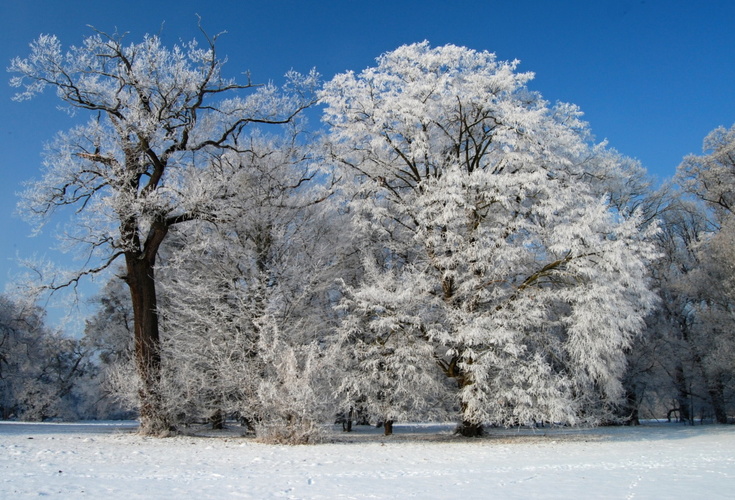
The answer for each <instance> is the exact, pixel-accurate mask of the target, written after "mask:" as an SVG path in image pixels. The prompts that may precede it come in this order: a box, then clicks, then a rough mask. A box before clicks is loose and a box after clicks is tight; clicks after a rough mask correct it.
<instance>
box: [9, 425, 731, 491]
mask: <svg viewBox="0 0 735 500" xmlns="http://www.w3.org/2000/svg"><path fill="white" fill-rule="evenodd" d="M395 431H396V433H397V434H396V435H394V436H391V437H390V438H385V437H383V436H382V435H380V434H379V433H378V432H379V431H376V430H375V429H372V428H366V427H357V430H356V431H355V432H353V433H351V434H344V433H341V432H337V431H336V430H335V432H334V433H333V435H331V438H330V439H331V441H332V442H330V443H328V444H320V445H314V446H294V447H288V446H272V445H265V444H260V443H257V442H254V441H253V439H252V438H242V437H239V433H240V432H241V431H240V428H238V427H233V428H231V429H230V430H229V431H226V432H224V433H223V434H220V435H218V436H217V437H202V436H178V437H173V438H166V439H154V438H145V437H141V436H139V435H137V434H135V424H134V423H130V422H127V423H126V422H107V423H94V424H92V423H82V424H27V423H4V422H0V498H2V499H11V498H13V499H15V498H29V497H44V496H50V497H56V498H74V499H76V498H101V499H117V498H120V499H135V498H156V499H161V498H177V499H183V498H194V499H204V498H219V499H222V498H257V499H266V498H330V499H331V498H345V499H347V498H421V499H430V498H437V499H439V498H441V499H468V498H483V499H490V498H498V499H506V498H519V499H520V498H523V499H528V498H595V499H601V498H614V499H642V498H661V499H694V498H707V499H714V498H735V426H715V425H707V426H696V427H686V426H681V425H679V424H649V425H644V426H641V427H637V428H599V429H587V430H579V429H571V430H570V429H555V430H545V429H538V430H535V431H531V430H522V431H517V430H504V431H491V432H490V434H489V435H488V436H487V437H485V438H482V439H465V438H459V437H455V436H453V435H452V434H451V430H450V427H448V426H438V425H433V426H430V425H422V426H418V425H415V426H409V425H406V426H401V425H396V427H395Z"/></svg>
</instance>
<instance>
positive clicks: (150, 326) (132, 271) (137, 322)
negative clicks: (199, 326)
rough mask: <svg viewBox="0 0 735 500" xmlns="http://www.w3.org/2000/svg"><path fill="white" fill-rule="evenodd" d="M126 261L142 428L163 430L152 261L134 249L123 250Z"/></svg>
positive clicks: (167, 425)
mask: <svg viewBox="0 0 735 500" xmlns="http://www.w3.org/2000/svg"><path fill="white" fill-rule="evenodd" d="M125 261H126V265H127V271H128V274H127V276H126V281H127V284H128V287H129V289H130V297H131V299H132V304H133V318H134V322H133V328H134V336H135V337H134V339H135V343H134V345H135V363H136V367H137V369H138V376H139V377H140V383H141V386H140V388H139V392H138V394H139V396H140V426H141V431H142V432H143V433H144V434H155V435H160V434H165V433H166V432H168V431H169V430H170V423H169V419H168V418H167V417H166V415H165V413H164V411H163V409H162V408H161V406H162V404H161V403H162V401H161V393H160V382H161V341H160V334H159V330H158V312H157V309H156V308H157V301H156V280H155V276H154V263H153V262H150V261H149V260H148V259H146V258H141V256H140V255H138V254H137V252H128V253H126V255H125Z"/></svg>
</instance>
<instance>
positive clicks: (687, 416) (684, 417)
mask: <svg viewBox="0 0 735 500" xmlns="http://www.w3.org/2000/svg"><path fill="white" fill-rule="evenodd" d="M674 384H675V385H676V393H677V394H676V402H677V404H678V405H679V422H690V423H691V421H692V409H691V408H690V405H689V391H688V390H687V384H686V377H685V376H684V367H683V366H681V364H678V365H677V366H676V369H675V371H674Z"/></svg>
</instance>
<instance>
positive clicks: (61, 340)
mask: <svg viewBox="0 0 735 500" xmlns="http://www.w3.org/2000/svg"><path fill="white" fill-rule="evenodd" d="M93 371H94V367H93V366H92V365H91V361H90V351H89V350H88V349H86V348H85V346H84V344H83V343H82V342H81V341H79V340H78V339H73V338H69V337H66V336H64V335H61V334H60V333H58V332H53V331H52V330H51V329H49V328H48V327H47V326H46V325H45V323H44V314H43V311H42V310H41V309H39V308H38V307H36V306H32V305H29V304H27V303H25V302H24V301H14V300H11V299H10V298H9V297H8V296H6V295H0V418H2V419H8V418H19V419H22V420H46V419H49V418H63V419H74V418H77V417H78V416H80V415H83V413H82V412H83V411H84V408H83V407H84V405H85V404H86V402H85V401H83V394H82V393H81V391H80V386H81V382H82V379H83V377H85V376H86V375H88V374H90V373H91V372H93Z"/></svg>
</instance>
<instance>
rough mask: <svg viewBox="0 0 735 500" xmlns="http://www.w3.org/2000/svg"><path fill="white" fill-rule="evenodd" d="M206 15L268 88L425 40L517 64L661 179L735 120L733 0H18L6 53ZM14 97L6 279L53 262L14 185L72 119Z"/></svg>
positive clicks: (0, 246) (6, 142)
mask: <svg viewBox="0 0 735 500" xmlns="http://www.w3.org/2000/svg"><path fill="white" fill-rule="evenodd" d="M197 13H198V14H200V15H201V16H202V18H203V25H204V27H205V28H206V29H207V31H209V32H210V33H216V32H219V31H227V32H228V34H227V35H226V36H224V37H222V38H221V40H220V41H221V43H220V45H219V50H220V53H221V54H222V55H226V56H227V57H228V59H229V62H228V64H227V70H228V71H229V73H230V75H231V76H236V75H237V74H238V73H241V72H244V71H248V70H249V71H250V72H251V75H252V78H253V80H254V81H256V82H263V81H268V80H273V81H275V82H279V81H280V79H281V76H282V75H283V74H284V73H285V72H286V71H288V70H289V69H292V68H293V69H296V70H299V71H308V70H309V69H310V68H312V67H316V68H317V70H318V71H320V72H321V73H322V74H323V75H324V77H325V78H326V79H328V78H331V77H332V76H333V75H334V74H336V73H338V72H342V71H345V70H350V69H351V70H355V71H359V70H361V69H364V68H365V67H367V66H369V65H371V64H373V62H374V59H375V57H377V56H378V55H380V54H381V53H383V52H386V51H389V50H392V49H394V48H396V47H398V46H399V45H401V44H405V43H412V42H419V41H422V40H429V41H430V42H431V44H432V45H440V44H445V43H453V44H457V45H465V46H467V47H470V48H473V49H477V50H489V51H492V52H495V53H496V54H497V55H498V57H499V58H500V59H519V60H520V61H521V66H520V69H521V70H522V71H533V72H534V73H535V74H536V78H535V80H533V81H532V82H531V84H530V87H531V88H532V89H533V90H537V91H539V92H541V94H542V95H543V96H544V97H545V98H546V99H547V100H550V101H552V102H554V101H557V100H559V101H567V102H572V103H575V104H577V105H579V106H580V107H581V109H582V110H583V111H584V112H585V116H586V119H587V120H588V121H589V122H590V124H591V127H592V131H593V132H594V134H595V135H596V137H597V138H598V140H601V139H608V140H609V143H610V145H611V146H612V147H614V148H616V149H618V150H619V151H620V152H622V153H624V154H626V155H628V156H632V157H635V158H638V159H639V160H640V161H641V162H642V163H643V165H644V166H645V167H646V168H647V169H648V170H649V172H651V173H652V174H654V175H656V176H657V177H659V178H660V179H666V178H669V177H671V176H672V175H673V174H674V171H675V169H676V166H677V165H678V164H679V163H680V161H681V159H682V157H683V156H684V155H686V154H689V153H699V152H700V151H701V144H702V139H703V138H704V136H705V135H706V134H707V132H709V131H710V130H712V129H713V128H715V127H717V126H720V125H724V126H727V127H729V126H731V125H732V124H733V123H734V122H735V31H734V30H735V2H732V0H721V1H710V0H698V1H694V0H690V1H683V0H630V1H628V0H586V1H584V0H579V1H571V0H567V1H565V0H525V1H524V0H515V1H514V0H504V1H496V0H474V1H463V0H453V1H435V0H421V1H400V0H392V1H384V0H370V1H368V0H362V1H351V0H342V1H337V0H330V1H309V0H270V1H269V0H259V1H254V0H240V1H228V2H223V1H216V0H211V1H208V2H196V1H191V0H179V1H165V2H157V1H155V0H125V1H115V2H113V1H100V0H96V1H87V0H66V1H58V0H24V1H17V2H16V1H10V0H6V1H3V2H1V5H0V23H2V26H1V27H0V60H2V61H5V66H7V65H8V63H9V61H10V59H11V58H12V57H14V56H18V55H20V56H25V55H27V53H28V43H29V42H31V41H32V40H33V39H34V38H36V37H37V36H38V35H39V34H41V33H53V34H56V35H58V36H59V37H60V38H61V40H62V42H63V43H64V44H65V45H68V44H78V43H80V41H81V40H82V37H83V36H85V35H88V34H90V33H91V31H90V29H89V28H87V25H93V26H95V27H96V28H98V29H101V30H103V31H108V32H112V31H114V30H115V29H117V30H119V31H127V32H130V35H129V36H130V40H136V41H137V40H138V39H139V38H140V36H141V35H142V34H144V33H158V32H160V33H161V35H162V37H163V39H164V40H165V41H166V42H167V43H169V44H173V43H176V42H177V41H179V40H180V39H184V40H189V39H191V38H193V37H195V36H196V35H197V20H196V17H195V14H197ZM9 76H10V75H6V82H7V80H8V79H9ZM12 93H13V90H12V89H11V88H10V87H9V86H8V85H7V83H5V84H2V85H0V117H1V119H0V151H2V154H1V155H0V175H1V176H2V177H1V181H2V182H0V189H1V190H2V192H1V194H0V224H2V226H0V231H1V232H0V234H1V235H2V237H1V238H0V286H2V285H4V284H5V282H6V281H7V279H8V276H9V274H12V273H13V272H15V269H16V268H15V265H14V263H13V259H14V258H15V256H16V255H21V256H22V255H27V254H29V253H36V254H39V255H46V256H48V257H51V258H54V256H55V254H54V252H53V251H52V250H49V246H50V245H51V242H50V239H48V238H47V237H45V236H44V237H37V238H28V237H27V236H28V234H29V233H30V229H29V227H28V226H27V225H26V224H25V223H24V222H22V221H21V220H19V219H18V218H17V217H16V216H14V215H13V212H14V207H15V203H16V196H15V193H17V192H18V191H19V190H20V189H21V182H22V181H24V180H27V179H31V178H33V177H37V176H39V175H40V165H41V151H42V147H43V144H44V143H46V142H48V141H49V140H50V139H51V138H52V137H53V135H54V133H55V132H56V131H58V130H64V129H67V128H69V126H70V125H71V123H72V121H71V119H70V118H69V117H67V116H66V115H65V114H64V113H62V112H60V111H57V110H56V108H55V106H56V104H57V102H56V101H55V98H54V96H53V95H52V93H50V92H49V93H48V95H46V96H43V97H42V98H37V99H35V100H33V101H31V102H24V103H15V102H12V101H11V96H12ZM52 230H53V227H49V229H48V230H47V231H46V233H49V232H52Z"/></svg>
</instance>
